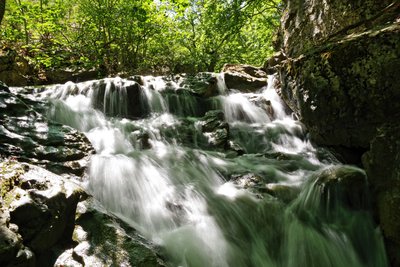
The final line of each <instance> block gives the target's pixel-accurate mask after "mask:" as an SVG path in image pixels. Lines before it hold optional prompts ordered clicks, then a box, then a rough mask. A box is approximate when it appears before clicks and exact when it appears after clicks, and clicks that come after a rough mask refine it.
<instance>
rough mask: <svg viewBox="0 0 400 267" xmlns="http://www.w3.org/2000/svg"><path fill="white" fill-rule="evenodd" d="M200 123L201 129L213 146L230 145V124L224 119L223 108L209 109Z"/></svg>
mask: <svg viewBox="0 0 400 267" xmlns="http://www.w3.org/2000/svg"><path fill="white" fill-rule="evenodd" d="M200 123H201V131H202V133H203V135H204V136H205V137H206V139H207V142H208V144H209V145H210V146H211V147H218V148H227V147H228V139H229V125H228V123H227V122H226V121H224V113H223V112H222V111H221V110H211V111H208V112H207V113H206V114H205V116H204V117H203V118H202V121H201V122H200Z"/></svg>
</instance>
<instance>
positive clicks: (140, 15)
mask: <svg viewBox="0 0 400 267" xmlns="http://www.w3.org/2000/svg"><path fill="white" fill-rule="evenodd" d="M1 3H5V1H4V0H3V1H2V2H1ZM280 8H281V4H280V1H279V0H269V1H262V0H140V1H139V0H79V1H78V0H9V1H7V6H6V13H5V17H4V20H3V25H2V28H1V45H2V46H9V47H13V48H15V49H17V50H18V51H20V52H21V54H22V55H24V56H26V57H27V58H28V59H29V61H30V62H31V63H32V64H34V65H35V66H37V67H38V68H58V67H63V66H65V67H70V68H71V67H74V68H99V69H104V70H105V71H106V72H107V73H117V72H121V71H136V72H149V71H153V72H194V71H215V70H218V69H219V68H220V67H221V65H222V64H223V63H227V62H229V63H238V62H240V63H248V64H255V65H259V64H262V62H263V60H264V59H265V58H266V57H267V56H268V55H269V54H271V52H272V45H271V43H272V38H273V35H274V32H275V30H276V28H277V26H278V23H279V15H280Z"/></svg>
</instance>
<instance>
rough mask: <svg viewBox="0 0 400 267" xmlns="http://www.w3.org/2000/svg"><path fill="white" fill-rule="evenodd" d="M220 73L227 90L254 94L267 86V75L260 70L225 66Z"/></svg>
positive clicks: (245, 66) (239, 66) (242, 66)
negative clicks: (222, 74) (222, 75)
mask: <svg viewBox="0 0 400 267" xmlns="http://www.w3.org/2000/svg"><path fill="white" fill-rule="evenodd" d="M222 72H223V73H224V79H225V84H226V86H227V87H228V89H235V90H238V91H241V92H254V91H257V90H260V89H261V88H262V87H264V86H267V74H266V73H265V71H264V70H262V69H261V68H257V67H253V66H249V65H241V64H225V65H224V67H223V68H222Z"/></svg>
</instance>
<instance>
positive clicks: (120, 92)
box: [92, 78, 148, 119]
mask: <svg viewBox="0 0 400 267" xmlns="http://www.w3.org/2000/svg"><path fill="white" fill-rule="evenodd" d="M92 88H94V90H93V100H94V101H93V107H94V108H96V109H98V110H101V111H103V112H104V113H105V114H106V115H108V116H118V117H127V118H132V119H136V118H141V117H144V116H145V115H147V113H148V107H146V106H145V104H144V102H143V99H142V88H141V86H140V85H139V84H138V83H137V82H135V81H132V80H124V79H121V78H106V79H102V80H98V81H93V85H92Z"/></svg>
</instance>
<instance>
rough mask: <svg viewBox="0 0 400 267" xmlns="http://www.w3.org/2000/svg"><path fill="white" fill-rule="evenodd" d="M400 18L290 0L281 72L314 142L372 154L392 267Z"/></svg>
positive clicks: (345, 4)
mask: <svg viewBox="0 0 400 267" xmlns="http://www.w3.org/2000/svg"><path fill="white" fill-rule="evenodd" d="M399 14H400V2H399V1H386V0H380V1H378V0H375V1H373V0H369V1H351V2H349V1H333V0H306V1H300V0H288V1H287V2H286V7H285V11H284V14H283V16H282V21H281V22H282V26H281V31H280V42H281V49H282V54H283V55H285V56H286V58H285V59H284V60H283V61H282V62H281V63H280V65H279V66H278V67H277V68H278V69H279V74H280V80H281V81H280V82H281V84H282V88H281V91H280V94H281V96H282V97H283V98H284V100H285V101H286V103H287V104H288V105H289V106H290V107H291V108H292V109H293V110H294V111H295V112H296V113H297V114H298V116H299V118H300V119H301V121H302V122H303V123H304V124H305V125H306V126H307V127H308V129H309V132H310V137H311V139H312V140H313V141H315V142H316V143H317V144H319V145H324V146H329V147H332V148H334V149H336V150H337V151H344V150H345V151H347V152H350V153H353V154H355V158H354V159H353V160H354V162H357V163H359V164H361V155H362V153H364V152H367V151H368V152H367V153H365V154H364V156H363V160H362V165H363V166H364V168H365V169H366V171H367V176H368V180H369V185H370V188H371V191H372V193H373V202H374V204H375V205H374V206H375V213H376V218H377V221H378V223H379V224H380V226H381V229H382V231H383V234H384V237H385V240H386V246H387V251H388V256H389V260H390V262H391V264H392V266H400V256H399V254H400V253H399V251H400V239H399V236H400V227H399V224H398V221H399V218H400V210H399V206H400V189H399V188H400V184H399V181H400V171H399V168H398V166H400V146H399V141H398V140H399V138H400V136H399V134H398V133H399V130H400V129H399V128H398V122H399V121H400V15H399ZM267 65H268V64H267ZM396 125H397V126H396ZM343 158H346V157H343Z"/></svg>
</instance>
